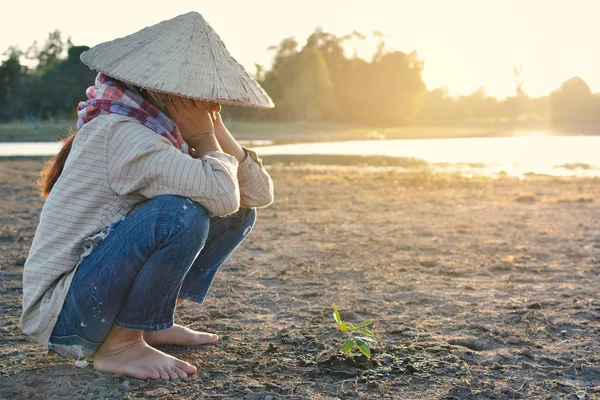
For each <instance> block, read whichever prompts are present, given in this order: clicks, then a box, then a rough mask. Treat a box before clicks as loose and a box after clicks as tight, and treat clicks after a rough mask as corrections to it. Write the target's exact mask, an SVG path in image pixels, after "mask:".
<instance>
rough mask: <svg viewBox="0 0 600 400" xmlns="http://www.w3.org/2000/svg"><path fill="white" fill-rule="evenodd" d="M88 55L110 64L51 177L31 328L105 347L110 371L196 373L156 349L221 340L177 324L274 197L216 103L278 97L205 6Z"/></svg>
mask: <svg viewBox="0 0 600 400" xmlns="http://www.w3.org/2000/svg"><path fill="white" fill-rule="evenodd" d="M186 41H187V42H186ZM173 42H176V43H183V44H186V43H187V46H174V45H173ZM149 46H151V49H152V51H149V50H148V49H149V48H150V47H149ZM140 48H141V51H140ZM207 49H209V50H210V52H207V51H206V50H207ZM215 54H217V55H219V57H215V56H214V55H215ZM142 55H143V56H144V57H145V60H144V61H145V62H143V63H141V62H140V59H139V57H140V56H142ZM157 57H158V58H157ZM207 57H208V58H207ZM165 59H170V60H171V61H172V60H177V63H175V64H174V63H173V62H171V63H170V64H169V63H165V62H164V60H165ZM98 60H100V61H98ZM82 61H84V62H85V63H86V64H88V65H89V66H91V67H93V68H94V69H96V70H98V71H100V73H99V74H98V77H97V79H96V83H95V86H93V87H90V88H89V89H88V91H87V95H88V100H87V102H85V103H81V104H80V105H79V107H78V114H79V120H78V132H77V134H76V135H75V134H74V135H72V136H70V137H69V138H68V139H67V140H66V141H65V143H64V145H63V148H62V149H61V151H60V152H59V154H58V156H57V157H56V158H55V159H54V160H53V161H52V163H51V164H49V166H48V167H47V168H46V170H45V171H44V173H43V174H42V178H41V180H40V189H41V193H42V195H43V196H44V197H46V201H45V203H44V207H43V209H42V212H41V215H40V223H39V226H38V228H37V230H36V233H35V237H34V239H33V243H32V246H31V249H30V253H29V257H28V258H27V261H26V263H25V269H24V273H23V316H22V318H21V326H22V329H23V332H25V333H26V334H28V335H30V336H31V337H32V338H34V339H35V340H37V341H38V342H39V343H41V344H43V345H45V346H47V347H48V348H49V349H51V350H53V351H55V352H56V353H58V354H60V355H62V356H65V357H68V358H72V359H75V360H78V361H82V360H84V359H85V358H87V357H89V356H93V360H94V367H95V368H96V369H97V370H99V371H104V372H111V373H119V374H125V375H128V376H132V377H135V378H139V379H148V378H151V379H159V378H162V379H179V378H185V377H187V376H188V375H190V374H193V373H195V372H196V367H194V366H193V365H191V364H189V363H187V362H185V361H182V360H178V359H176V358H175V357H172V356H170V355H167V354H165V353H163V352H161V351H159V350H157V349H155V348H154V347H153V346H157V345H162V344H171V345H193V344H207V343H215V342H216V341H217V340H218V337H217V336H216V335H213V334H209V333H203V332H196V331H194V330H191V329H188V328H186V327H183V326H179V325H176V324H173V316H174V310H175V308H176V306H177V305H179V304H180V303H181V302H182V301H183V300H184V299H188V300H191V301H195V302H197V303H202V302H203V301H204V298H205V296H206V294H207V292H208V289H209V287H210V285H211V283H212V280H213V278H214V276H215V274H216V272H217V270H218V269H219V267H220V265H221V264H222V263H223V262H224V261H225V260H226V259H227V258H228V257H229V255H230V254H231V253H232V252H233V251H234V250H235V248H236V247H237V246H238V245H239V244H240V243H241V242H242V241H243V239H244V238H245V237H246V236H247V235H248V233H249V232H250V230H251V229H252V226H253V225H254V221H255V218H256V212H255V210H254V208H257V207H264V206H267V205H268V204H270V203H271V202H272V201H273V185H272V182H271V179H270V177H269V175H268V173H267V172H266V171H265V169H264V168H263V166H262V163H261V160H260V159H259V158H258V156H257V155H256V153H254V152H253V151H250V150H248V149H245V148H243V147H241V146H240V145H239V144H238V143H237V142H236V140H235V139H234V138H233V137H232V136H231V134H230V133H229V131H228V130H227V128H226V127H225V126H224V125H223V122H222V121H221V117H220V113H219V112H220V106H219V105H218V104H217V103H216V102H212V101H208V100H217V99H218V100H219V101H220V102H228V103H232V104H241V105H253V106H258V107H271V106H272V102H271V101H270V99H269V98H268V96H267V95H266V93H265V92H264V91H263V90H262V89H261V88H260V86H259V85H258V84H257V83H256V82H255V81H254V80H252V78H251V77H250V76H249V75H248V74H247V73H246V72H245V71H244V70H243V68H241V66H239V64H237V63H236V62H235V60H233V58H231V56H230V55H229V53H227V51H226V49H225V47H224V46H223V44H222V43H221V41H220V39H218V36H216V34H215V33H214V31H212V28H210V26H209V25H208V24H207V23H206V22H205V21H204V19H203V18H202V17H201V16H200V15H199V14H197V13H189V14H185V15H183V16H179V17H177V18H174V19H172V20H169V21H164V22H162V23H160V24H158V25H155V26H152V27H149V28H145V29H143V30H141V31H139V32H136V33H134V34H132V35H130V36H127V37H125V38H121V39H116V40H115V41H112V42H108V43H103V44H101V45H98V46H96V47H94V48H92V49H90V50H89V51H88V52H86V53H84V54H83V55H82ZM199 61H201V62H199ZM193 66H196V68H192V67H193ZM200 66H201V68H200ZM217 73H218V74H219V77H221V76H224V77H225V78H227V77H229V78H231V76H235V77H236V78H237V79H235V80H228V79H224V80H223V82H225V83H223V82H222V83H221V86H220V87H215V85H212V86H211V85H210V82H211V80H210V79H208V78H206V77H205V76H208V77H209V78H211V77H212V78H214V77H215V76H216V75H215V74H217ZM203 74H204V75H205V76H203ZM173 76H175V77H176V79H175V80H173V78H172V77H173ZM125 82H129V83H125ZM185 82H190V83H189V84H188V85H187V86H186V85H184V83H185ZM198 82H200V84H198ZM227 82H229V83H227ZM240 82H241V84H240ZM207 85H208V86H207ZM219 91H221V92H219ZM261 95H262V97H261ZM200 99H204V100H200Z"/></svg>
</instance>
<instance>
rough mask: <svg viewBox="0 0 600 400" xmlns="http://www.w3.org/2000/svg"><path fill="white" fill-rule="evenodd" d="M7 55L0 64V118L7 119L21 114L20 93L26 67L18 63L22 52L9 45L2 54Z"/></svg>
mask: <svg viewBox="0 0 600 400" xmlns="http://www.w3.org/2000/svg"><path fill="white" fill-rule="evenodd" d="M3 55H4V56H8V58H7V59H6V60H4V62H3V63H2V65H0V119H1V120H9V119H12V118H14V117H19V116H22V115H21V114H22V106H21V101H20V100H21V94H22V86H23V76H24V75H25V71H26V68H25V67H23V66H22V65H21V63H20V58H21V56H22V55H23V52H22V51H21V50H20V49H19V48H18V47H10V48H9V49H8V50H7V51H6V52H4V54H3Z"/></svg>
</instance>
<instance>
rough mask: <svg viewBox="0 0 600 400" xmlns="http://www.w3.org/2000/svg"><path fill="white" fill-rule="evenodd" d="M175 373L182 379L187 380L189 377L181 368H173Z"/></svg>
mask: <svg viewBox="0 0 600 400" xmlns="http://www.w3.org/2000/svg"><path fill="white" fill-rule="evenodd" d="M173 371H175V372H176V373H177V375H178V376H179V378H180V379H184V378H187V376H188V374H186V373H185V371H184V370H182V369H181V368H178V367H173Z"/></svg>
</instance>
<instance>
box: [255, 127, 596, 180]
mask: <svg viewBox="0 0 600 400" xmlns="http://www.w3.org/2000/svg"><path fill="white" fill-rule="evenodd" d="M599 151H600V136H544V135H538V136H520V137H498V138H458V139H417V140H357V141H348V142H326V143H302V144H292V145H279V146H268V147H263V148H261V149H260V151H259V153H260V154H261V155H265V156H266V155H306V154H329V155H355V156H361V155H362V156H387V157H407V158H416V159H420V160H423V161H425V162H427V163H429V164H430V167H431V168H432V169H433V170H445V171H455V172H460V173H463V174H465V175H468V174H477V175H482V174H483V175H493V174H498V173H507V174H509V175H513V176H522V175H524V174H526V173H537V174H549V175H555V176H573V175H576V176H600V157H599V155H598V153H599Z"/></svg>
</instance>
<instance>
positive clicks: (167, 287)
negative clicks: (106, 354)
mask: <svg viewBox="0 0 600 400" xmlns="http://www.w3.org/2000/svg"><path fill="white" fill-rule="evenodd" d="M255 220H256V211H255V210H254V209H240V210H239V211H238V212H236V213H234V214H231V215H229V216H226V217H212V218H209V217H208V215H207V212H206V209H205V208H204V207H203V206H201V205H200V204H198V203H196V202H193V201H191V200H189V199H187V198H184V197H180V196H173V195H162V196H158V197H155V198H153V199H151V200H149V201H148V202H147V203H146V204H144V205H143V206H142V207H140V208H139V209H138V210H137V211H135V212H134V213H133V214H131V215H129V216H127V217H126V218H125V219H123V220H121V221H118V222H116V223H114V224H113V225H112V228H111V231H110V233H109V234H108V236H106V238H105V239H104V240H102V241H101V242H100V243H99V244H98V245H97V246H96V247H95V248H94V249H93V251H92V252H91V253H90V254H89V255H88V256H87V257H85V258H84V259H83V260H82V261H81V263H80V264H79V267H78V269H77V271H76V272H75V276H74V277H73V281H72V283H71V287H70V289H69V293H68V294H67V298H66V301H65V303H64V305H63V308H62V311H61V313H60V316H59V318H58V322H57V323H56V326H55V327H54V331H53V332H52V336H51V337H50V344H49V348H50V349H51V350H53V351H55V352H56V353H58V354H60V355H62V356H64V357H67V358H73V359H84V358H87V357H90V356H91V355H92V354H93V353H94V352H95V351H96V349H97V348H98V347H99V346H100V344H101V343H102V342H103V341H104V339H105V338H106V336H107V335H108V332H109V331H110V329H111V327H112V325H113V324H114V325H116V326H118V327H120V328H123V329H129V330H137V331H144V332H151V331H157V330H162V329H167V328H170V327H171V326H172V325H173V315H174V311H175V303H176V301H177V299H178V298H184V299H189V300H193V301H195V302H198V303H202V302H203V301H204V298H205V296H206V294H207V292H208V289H209V288H210V285H211V283H212V281H213V279H214V277H215V274H216V273H217V270H218V269H219V267H220V266H221V264H223V262H224V261H225V260H226V259H227V258H228V257H229V256H230V255H231V253H232V252H233V251H234V250H235V249H236V247H237V246H238V245H239V244H240V243H241V242H242V241H243V240H244V238H245V237H246V236H247V235H248V233H249V232H250V230H251V229H252V227H253V226H254V222H255Z"/></svg>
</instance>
